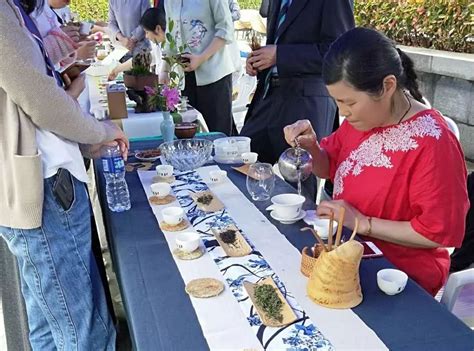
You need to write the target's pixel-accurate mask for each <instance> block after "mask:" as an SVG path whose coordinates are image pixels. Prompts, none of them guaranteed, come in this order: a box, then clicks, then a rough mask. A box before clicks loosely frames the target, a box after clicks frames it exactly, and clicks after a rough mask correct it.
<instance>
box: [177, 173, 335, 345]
mask: <svg viewBox="0 0 474 351" xmlns="http://www.w3.org/2000/svg"><path fill="white" fill-rule="evenodd" d="M172 188H173V191H174V193H175V195H176V198H177V200H178V202H179V204H180V205H181V207H182V208H183V209H184V211H185V212H186V214H187V217H188V219H189V221H190V222H191V224H192V226H193V227H194V229H195V230H196V231H197V232H198V233H199V234H200V235H201V239H202V241H203V243H204V245H205V247H206V249H207V251H208V253H209V254H210V255H211V257H212V259H213V260H214V262H215V263H216V264H217V266H218V267H219V269H220V271H221V273H222V275H223V276H224V279H225V281H226V283H227V286H228V288H229V289H230V291H231V292H232V294H233V295H234V297H235V298H236V299H237V301H238V302H239V306H240V307H241V309H242V311H243V313H244V314H245V316H246V318H247V321H248V323H249V325H250V327H251V328H252V329H253V331H254V332H255V334H256V336H257V338H258V340H259V341H260V343H261V344H262V346H263V348H264V349H266V350H272V349H273V350H334V347H333V346H332V344H331V342H330V341H329V340H328V339H326V338H325V337H324V335H323V334H322V333H321V332H320V331H319V329H318V328H317V327H316V326H315V325H314V323H313V322H312V321H311V320H310V319H309V317H308V316H307V315H306V313H305V312H304V311H303V309H302V308H301V307H300V306H299V305H298V303H297V301H296V299H295V297H294V296H293V295H292V294H291V293H290V292H289V291H287V290H286V287H285V285H284V283H283V282H282V281H281V280H280V279H279V277H278V276H277V275H276V274H275V272H273V270H272V268H271V267H270V265H269V264H268V262H267V261H266V260H265V258H264V257H263V256H262V255H261V254H260V252H259V251H258V250H257V248H255V247H254V246H253V244H252V243H251V242H250V241H249V240H248V238H247V236H246V235H245V233H244V232H243V231H242V230H241V229H240V228H239V226H238V224H237V223H235V222H234V221H233V220H232V218H231V216H230V215H229V213H228V212H227V210H226V209H225V208H224V209H223V210H221V211H218V212H214V213H207V212H203V211H201V210H200V209H199V208H198V207H197V206H196V204H195V203H194V201H193V200H192V198H191V196H190V194H192V193H195V192H200V191H205V190H209V188H208V187H207V185H206V183H205V182H204V181H203V180H202V179H201V177H200V176H199V175H198V174H197V173H196V172H195V171H192V172H185V173H181V174H178V175H176V181H175V182H174V183H173V184H172ZM231 224H233V225H235V226H236V227H237V228H238V229H239V230H240V232H241V233H242V235H243V237H244V238H245V240H247V242H248V243H249V245H250V246H251V248H252V252H251V253H250V254H249V255H247V256H244V257H229V256H227V255H226V254H225V252H224V250H223V249H222V248H221V247H220V246H219V243H218V242H217V240H215V238H214V234H213V232H212V228H225V227H227V226H229V225H231ZM267 277H272V279H273V280H274V281H275V284H276V285H277V286H278V288H279V289H280V291H281V293H282V294H283V296H284V297H285V298H286V301H287V302H288V303H289V304H290V306H291V307H292V309H293V311H294V312H295V314H296V316H297V319H296V321H295V322H293V323H292V324H290V325H288V326H285V327H280V328H274V327H267V326H265V325H263V324H262V321H261V320H260V317H259V316H258V314H257V312H256V310H255V308H254V306H253V304H252V301H251V300H250V298H249V296H248V294H247V291H246V290H245V289H244V287H243V283H244V281H249V282H251V283H258V282H260V281H261V280H263V279H265V278H267Z"/></svg>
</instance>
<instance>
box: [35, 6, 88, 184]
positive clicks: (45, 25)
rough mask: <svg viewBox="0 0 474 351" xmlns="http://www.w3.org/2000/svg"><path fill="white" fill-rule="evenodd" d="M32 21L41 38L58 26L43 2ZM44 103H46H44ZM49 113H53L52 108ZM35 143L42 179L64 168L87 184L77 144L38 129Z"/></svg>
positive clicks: (86, 176)
mask: <svg viewBox="0 0 474 351" xmlns="http://www.w3.org/2000/svg"><path fill="white" fill-rule="evenodd" d="M48 10H49V11H48ZM51 15H52V16H51ZM53 16H54V17H53ZM34 20H35V23H36V25H37V26H38V29H39V31H40V34H41V35H42V36H44V35H45V34H47V33H48V32H49V31H50V30H51V29H52V28H54V27H55V26H58V21H57V18H56V15H55V14H54V13H52V11H51V9H50V8H49V6H47V1H45V7H44V9H43V12H42V13H41V14H40V15H39V16H36V17H35V18H34ZM30 38H31V40H32V41H33V42H34V44H35V45H38V44H37V43H36V41H35V39H33V38H32V37H30ZM45 103H47V102H46V101H45ZM51 113H54V107H53V109H52V110H51ZM36 143H37V144H38V150H39V152H40V153H41V163H42V166H43V178H45V179H46V178H50V177H52V176H53V175H55V174H56V173H57V172H58V170H59V168H65V169H67V170H68V171H69V172H70V173H71V174H72V175H73V176H74V177H75V178H76V179H78V180H80V181H81V182H84V183H87V182H89V177H88V175H87V172H86V168H85V166H84V161H83V159H82V154H81V151H80V150H79V145H78V144H77V143H75V142H72V141H69V140H66V139H63V138H62V137H60V136H57V135H56V134H53V133H51V132H49V131H46V130H43V129H40V128H38V129H37V130H36Z"/></svg>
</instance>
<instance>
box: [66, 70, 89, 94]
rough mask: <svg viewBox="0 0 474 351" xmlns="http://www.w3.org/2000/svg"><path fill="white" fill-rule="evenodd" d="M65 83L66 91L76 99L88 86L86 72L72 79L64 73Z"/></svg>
mask: <svg viewBox="0 0 474 351" xmlns="http://www.w3.org/2000/svg"><path fill="white" fill-rule="evenodd" d="M63 79H64V84H65V85H66V93H68V95H69V96H71V97H72V98H74V99H76V100H77V98H78V97H79V95H81V93H82V92H83V91H84V89H85V88H86V76H85V75H84V74H81V75H79V76H78V77H77V78H76V79H74V80H73V81H71V79H69V77H68V76H67V74H65V75H63Z"/></svg>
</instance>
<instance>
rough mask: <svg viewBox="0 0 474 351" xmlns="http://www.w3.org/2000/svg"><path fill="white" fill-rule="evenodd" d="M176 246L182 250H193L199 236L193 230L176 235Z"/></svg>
mask: <svg viewBox="0 0 474 351" xmlns="http://www.w3.org/2000/svg"><path fill="white" fill-rule="evenodd" d="M175 241H176V247H177V248H178V249H180V250H181V251H184V252H193V251H194V250H196V249H197V248H198V247H199V241H200V237H199V234H198V233H195V232H185V233H181V234H178V235H177V236H176V240H175Z"/></svg>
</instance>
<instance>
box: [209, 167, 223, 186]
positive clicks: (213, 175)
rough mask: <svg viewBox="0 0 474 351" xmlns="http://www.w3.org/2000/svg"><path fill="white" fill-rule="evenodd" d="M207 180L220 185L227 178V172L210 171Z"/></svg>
mask: <svg viewBox="0 0 474 351" xmlns="http://www.w3.org/2000/svg"><path fill="white" fill-rule="evenodd" d="M209 178H210V179H211V182H213V183H220V182H222V181H224V180H225V179H226V178H227V172H226V171H223V170H218V171H210V172H209Z"/></svg>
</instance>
